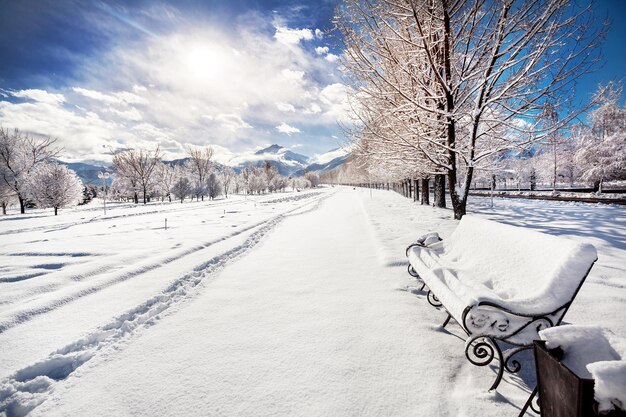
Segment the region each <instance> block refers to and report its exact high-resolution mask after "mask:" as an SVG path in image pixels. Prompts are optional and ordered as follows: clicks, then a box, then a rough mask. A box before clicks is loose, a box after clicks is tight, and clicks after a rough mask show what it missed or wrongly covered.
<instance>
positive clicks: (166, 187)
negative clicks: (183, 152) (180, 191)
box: [155, 162, 176, 202]
mask: <svg viewBox="0 0 626 417" xmlns="http://www.w3.org/2000/svg"><path fill="white" fill-rule="evenodd" d="M175 181H176V172H175V170H174V167H172V166H171V165H169V164H164V163H163V162H159V163H158V164H157V166H156V173H155V182H156V184H157V187H158V189H159V194H160V195H161V200H163V199H164V198H165V197H167V198H168V200H169V201H170V202H172V195H171V190H172V186H173V185H174V182H175Z"/></svg>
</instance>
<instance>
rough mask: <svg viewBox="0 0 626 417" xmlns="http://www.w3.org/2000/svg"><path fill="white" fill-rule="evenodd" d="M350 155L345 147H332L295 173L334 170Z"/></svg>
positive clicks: (319, 172) (302, 173)
mask: <svg viewBox="0 0 626 417" xmlns="http://www.w3.org/2000/svg"><path fill="white" fill-rule="evenodd" d="M349 157H350V152H349V151H348V150H347V149H344V148H336V149H332V150H330V151H328V152H326V153H323V154H321V155H318V156H317V157H316V158H315V159H313V160H312V161H311V163H310V164H309V165H307V166H306V167H305V168H304V169H302V170H300V171H298V172H296V173H295V174H294V175H296V176H300V175H304V173H305V172H316V173H318V174H321V173H323V172H328V171H332V170H333V169H335V168H338V167H340V166H341V165H343V164H344V163H345V162H346V161H347V160H348V158H349Z"/></svg>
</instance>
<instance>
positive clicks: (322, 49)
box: [315, 46, 328, 55]
mask: <svg viewBox="0 0 626 417" xmlns="http://www.w3.org/2000/svg"><path fill="white" fill-rule="evenodd" d="M315 53H316V54H318V55H325V54H327V53H328V46H318V47H317V48H315Z"/></svg>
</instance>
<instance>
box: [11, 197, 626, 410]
mask: <svg viewBox="0 0 626 417" xmlns="http://www.w3.org/2000/svg"><path fill="white" fill-rule="evenodd" d="M470 211H473V212H476V213H479V215H481V216H484V217H487V218H491V219H495V220H498V221H503V222H506V223H510V224H516V225H522V226H525V227H530V228H533V229H537V230H540V231H543V232H546V233H551V234H557V235H562V236H566V237H568V238H571V239H579V240H582V241H585V242H590V243H593V244H594V245H595V246H596V247H597V249H598V253H599V260H598V262H597V264H596V266H595V267H594V269H593V270H592V273H591V275H590V276H589V278H588V279H587V282H586V283H585V284H584V286H583V288H582V290H581V292H580V294H579V295H578V297H577V299H576V301H575V302H574V304H573V306H572V308H571V310H570V312H569V313H568V314H567V316H566V321H567V322H572V323H577V324H600V325H602V326H605V327H607V328H609V329H610V330H612V331H613V332H614V333H616V334H621V335H624V334H626V320H625V318H626V316H625V315H624V311H626V310H625V307H626V264H625V261H624V259H626V210H624V209H623V207H616V206H610V205H608V206H607V205H590V204H580V203H560V202H546V201H528V200H505V199H496V200H495V204H494V207H493V208H491V206H490V199H488V198H474V199H473V200H472V204H471V206H470ZM165 218H167V223H168V229H167V230H165V229H164V223H165V222H164V221H165ZM455 225H456V221H454V220H452V219H451V212H450V210H444V209H435V208H432V207H423V206H419V205H416V204H415V203H413V202H412V201H409V200H408V199H405V198H403V197H401V196H400V195H398V194H396V193H394V192H391V191H377V190H362V189H352V188H350V187H336V188H324V189H320V190H315V191H308V192H304V193H285V194H282V193H278V194H273V195H266V196H256V197H253V198H249V199H245V198H243V197H241V196H234V197H232V198H229V199H228V200H225V199H222V200H217V201H214V202H198V203H186V204H183V205H181V204H178V203H172V204H162V205H161V204H152V205H148V206H145V207H143V206H139V207H135V206H133V205H123V204H122V205H118V206H116V207H112V208H111V209H110V210H109V211H108V212H107V215H106V216H103V215H102V212H101V207H100V206H98V205H97V204H93V205H91V206H87V207H81V208H77V209H75V210H72V211H62V212H60V215H59V216H57V217H54V216H50V213H34V214H29V215H26V216H21V215H11V216H6V217H4V218H2V219H0V239H1V240H2V245H1V247H0V352H2V353H1V354H0V380H2V382H1V387H0V413H2V412H3V413H5V414H6V415H8V416H14V415H24V414H26V413H28V412H29V411H31V410H32V411H31V413H30V415H46V416H48V415H94V416H98V415H103V416H104V415H150V416H153V415H163V416H166V415H198V416H205V415H216V416H217V415H228V416H233V415H242V416H243V415H246V416H249V415H258V416H275V415H302V416H322V415H324V416H328V415H336V416H344V415H359V416H367V415H371V416H380V415H388V416H399V415H407V416H408V415H411V416H414V415H424V416H426V415H440V416H443V415H468V416H471V415H484V416H491V415H493V416H496V415H502V414H504V415H515V414H517V413H518V412H519V408H520V407H521V405H522V404H523V403H524V401H525V399H526V397H527V396H528V392H529V386H531V387H530V388H532V385H533V384H534V381H533V378H534V377H533V372H532V369H533V365H532V364H531V363H530V362H526V363H524V369H523V372H522V373H521V374H520V375H515V376H510V375H506V376H505V380H504V381H503V383H502V384H501V386H500V387H499V388H498V391H497V392H488V391H487V388H488V387H489V385H490V384H491V382H492V380H493V378H494V377H495V371H494V369H490V368H477V367H474V366H472V365H471V364H469V362H467V360H466V359H465V357H464V354H463V341H462V340H461V336H462V332H461V331H460V329H459V328H458V326H455V325H454V324H450V325H449V326H448V327H447V328H446V329H445V330H442V329H441V328H440V326H439V325H440V324H441V323H442V322H443V320H444V319H445V314H444V313H442V312H440V311H437V310H435V309H433V308H432V307H431V306H430V305H429V304H428V303H427V302H426V301H425V299H424V294H423V293H420V292H419V291H416V288H414V285H415V282H414V281H413V280H412V279H411V277H410V276H409V275H408V274H407V273H406V258H405V257H404V248H405V247H406V245H407V244H408V243H409V242H410V241H411V240H414V239H415V238H416V237H417V236H419V235H421V234H423V233H425V232H428V231H433V230H436V231H438V232H439V233H440V234H441V235H442V236H443V237H444V238H445V237H446V236H448V235H449V234H450V233H451V232H452V231H453V230H454V228H455ZM526 360H527V361H528V360H529V359H528V357H526Z"/></svg>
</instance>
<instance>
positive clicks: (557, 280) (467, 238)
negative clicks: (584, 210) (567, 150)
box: [407, 215, 597, 388]
mask: <svg viewBox="0 0 626 417" xmlns="http://www.w3.org/2000/svg"><path fill="white" fill-rule="evenodd" d="M407 256H408V259H409V263H410V266H411V267H412V268H413V270H414V272H415V273H416V275H418V277H419V279H421V280H422V281H423V282H424V284H425V285H426V286H427V287H428V289H429V294H430V293H432V294H433V295H434V296H435V300H436V301H438V302H439V303H441V305H442V306H443V307H444V308H445V309H446V311H447V312H448V314H449V315H450V316H451V317H452V318H454V319H455V320H456V321H457V322H458V323H459V324H460V325H461V326H462V327H463V329H464V330H465V331H466V332H467V334H468V336H469V338H468V341H467V342H466V356H468V359H470V361H472V359H471V358H470V355H471V354H472V353H473V352H474V353H480V352H479V351H477V349H479V348H480V346H481V344H482V345H484V342H485V340H484V338H488V339H489V340H488V341H487V342H486V343H488V344H489V345H490V346H491V347H492V351H493V350H494V349H495V351H496V354H498V355H500V356H501V352H500V348H499V346H498V345H497V344H496V343H495V340H496V339H497V340H502V341H506V342H508V343H511V344H514V345H516V346H520V347H524V348H527V347H530V346H532V341H533V340H536V339H538V334H537V332H538V331H539V330H541V329H543V328H548V327H552V326H554V325H558V324H559V323H560V321H561V320H562V318H563V316H564V315H565V313H566V312H567V309H568V308H569V305H570V304H571V302H572V301H573V299H574V297H575V296H576V293H577V292H578V290H579V289H580V286H581V285H582V283H583V281H584V279H585V277H586V276H587V274H588V273H589V270H590V269H591V267H592V266H593V264H594V262H595V261H596V260H597V253H596V249H595V248H594V247H593V246H592V245H590V244H586V243H579V242H575V241H572V240H569V239H565V238H562V237H556V236H551V235H546V234H543V233H539V232H536V231H532V230H529V229H526V228H521V227H515V226H510V225H506V224H502V223H498V222H494V221H490V220H484V219H481V218H478V217H474V216H467V215H466V216H464V217H463V219H462V220H461V221H460V223H459V225H458V226H457V228H456V230H455V231H454V233H453V234H452V235H451V236H450V238H448V239H444V240H442V241H441V242H438V243H435V244H432V245H429V246H415V245H413V246H410V247H409V248H408V249H407ZM410 272H412V271H410ZM446 323H447V321H446ZM479 339H481V340H480V341H479V342H480V343H478V342H477V341H478V340H479ZM474 342H476V343H474ZM482 347H483V348H484V346H482ZM519 350H521V349H517V350H516V351H514V352H512V353H511V355H510V356H512V355H513V354H515V353H517V352H518V351H519ZM510 356H508V357H507V361H508V359H509V358H510ZM492 359H493V356H492ZM477 362H481V361H477ZM472 363H474V361H472ZM475 364H480V365H485V363H482V362H481V363H475ZM518 365H519V364H514V365H513V368H515V367H518ZM507 369H508V368H507ZM497 383H499V380H497V381H496V384H495V385H496V386H497ZM492 388H493V387H492Z"/></svg>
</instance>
